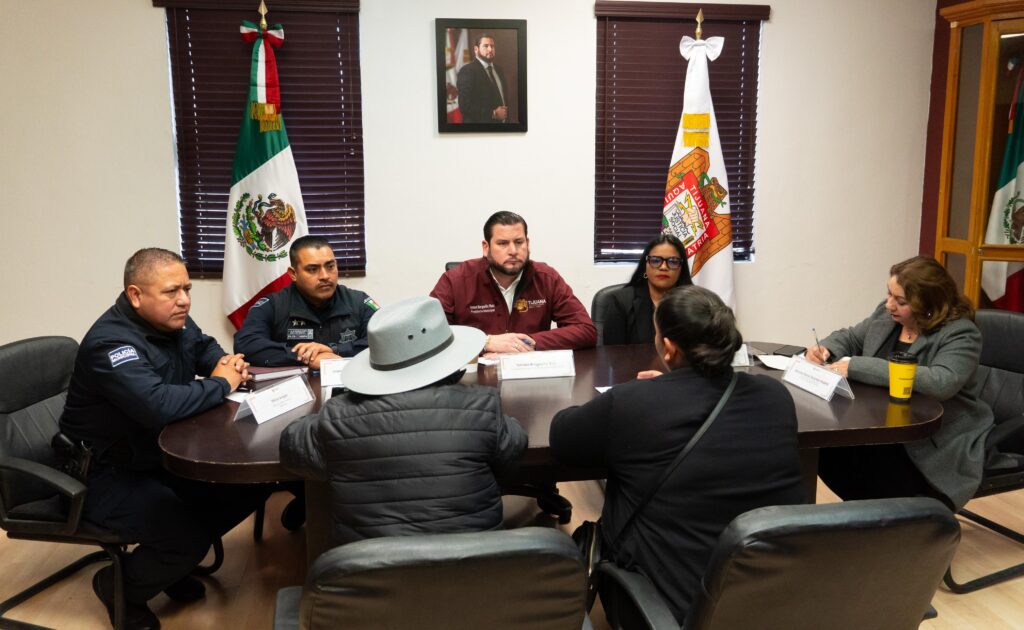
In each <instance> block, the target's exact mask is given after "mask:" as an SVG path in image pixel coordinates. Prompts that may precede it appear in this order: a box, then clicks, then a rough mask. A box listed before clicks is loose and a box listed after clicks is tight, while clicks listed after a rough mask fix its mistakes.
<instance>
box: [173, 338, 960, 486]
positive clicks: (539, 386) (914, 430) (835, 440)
mask: <svg viewBox="0 0 1024 630" xmlns="http://www.w3.org/2000/svg"><path fill="white" fill-rule="evenodd" d="M782 345H783V344H776V343H762V342H749V343H748V346H749V347H750V351H751V356H753V355H754V354H771V352H772V351H773V350H775V349H777V348H780V347H781V346H782ZM574 358H575V363H576V376H574V377H569V378H544V379H527V380H511V381H501V380H498V375H497V367H495V366H478V367H477V370H476V372H475V373H474V372H472V371H469V372H468V373H467V374H466V376H465V377H464V378H463V379H462V383H466V384H472V383H477V384H480V385H490V386H493V387H497V388H498V389H499V390H500V391H501V400H502V407H503V409H504V412H505V413H506V414H508V415H510V416H513V417H515V418H516V419H517V420H519V422H520V424H522V426H523V428H524V429H526V431H527V433H528V434H529V436H530V445H529V448H528V450H527V452H526V455H525V456H524V459H523V461H522V463H521V465H520V469H519V472H518V473H517V475H516V478H515V479H509V480H502V481H503V483H506V482H507V483H551V482H555V481H574V480H581V479H601V478H603V477H605V476H606V475H605V471H603V470H594V469H580V468H573V467H569V466H564V465H562V464H560V463H559V462H557V461H555V459H554V457H553V456H552V454H551V449H550V448H549V446H548V429H549V427H550V425H551V418H552V417H553V416H554V415H555V413H556V412H558V411H559V410H560V409H563V408H565V407H568V406H570V405H579V404H582V403H585V402H587V401H589V400H591V399H593V398H595V397H596V396H597V395H598V393H597V391H596V390H595V389H594V388H595V387H603V386H609V385H615V384H617V383H623V382H626V381H629V380H632V379H633V378H635V376H636V373H637V372H639V371H641V370H647V369H661V368H662V366H661V365H660V363H659V361H658V358H657V356H656V354H655V350H654V346H653V345H648V344H643V345H632V346H603V347H598V348H592V349H588V350H577V351H575V352H574ZM754 363H755V364H756V365H755V366H753V367H749V368H738V369H740V370H742V371H748V372H750V373H753V374H766V375H768V376H770V377H772V378H775V379H778V380H781V379H782V372H781V371H778V370H772V369H769V368H766V367H764V366H763V365H761V364H760V363H759V362H757V361H756V360H755V361H754ZM309 380H310V384H311V385H312V386H313V390H314V393H315V394H316V395H317V399H316V400H315V401H314V402H311V403H308V404H307V405H305V406H303V407H300V408H299V409H296V410H294V411H292V412H289V413H287V414H285V415H283V416H280V417H278V418H274V419H272V420H269V421H267V422H265V423H263V424H261V425H257V424H256V423H255V422H254V421H253V420H252V419H251V418H250V419H247V420H240V421H237V422H236V421H234V415H235V411H236V410H237V408H238V404H237V403H235V402H231V401H227V402H225V403H224V404H223V405H220V406H219V407H217V408H215V409H212V410H210V411H206V412H204V413H202V414H199V415H196V416H194V417H192V418H188V419H185V420H182V421H180V422H176V423H174V424H172V425H170V426H168V427H166V428H165V429H164V430H163V432H162V433H161V434H160V447H161V449H162V450H163V459H164V466H165V468H166V469H167V470H169V471H171V472H173V473H175V474H177V475H180V476H182V477H187V478H190V479H198V480H203V481H211V482H219V483H266V482H276V481H287V480H293V479H296V478H297V477H296V476H295V475H293V474H291V473H289V472H288V471H286V470H285V469H284V468H283V467H282V466H281V463H280V456H279V451H278V440H279V437H280V435H281V432H282V431H283V430H284V428H285V427H286V426H288V425H289V424H290V423H291V422H292V421H294V420H295V419H297V418H300V417H302V416H303V415H306V414H309V413H313V412H315V411H316V410H317V409H319V408H320V398H319V395H320V387H319V384H320V383H319V378H318V377H317V376H312V377H310V379H309ZM851 386H852V388H853V391H854V394H855V397H856V398H855V399H854V400H849V399H846V398H842V397H840V396H838V395H836V396H835V397H833V399H832V400H831V401H830V402H826V401H824V400H822V399H820V398H817V397H815V396H813V395H811V394H809V393H807V392H805V391H802V390H800V389H797V388H795V387H793V386H790V385H787V386H786V387H787V388H788V389H789V391H790V393H791V394H792V395H793V400H794V401H795V402H796V411H797V419H798V423H799V429H798V430H799V436H798V441H799V445H800V449H801V455H802V459H803V472H804V480H805V485H806V488H807V489H808V490H809V494H808V496H809V497H811V498H812V499H813V497H814V488H815V484H816V476H817V470H818V449H820V448H825V447H830V446H854V445H863V444H884V443H897V442H910V441H913V440H918V439H922V438H925V437H928V436H929V435H931V434H933V433H934V432H935V431H937V430H938V428H939V424H940V422H941V417H942V405H941V404H939V402H938V401H936V400H934V399H932V398H929V397H927V396H922V395H918V394H915V395H914V396H913V397H912V398H911V402H910V404H909V409H908V406H904V405H893V404H891V403H890V402H889V399H888V390H887V389H884V388H880V387H873V386H870V385H863V384H861V383H851Z"/></svg>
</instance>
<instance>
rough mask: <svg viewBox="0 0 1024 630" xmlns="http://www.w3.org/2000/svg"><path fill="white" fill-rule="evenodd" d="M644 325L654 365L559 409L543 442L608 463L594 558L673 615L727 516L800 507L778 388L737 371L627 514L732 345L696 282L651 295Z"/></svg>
mask: <svg viewBox="0 0 1024 630" xmlns="http://www.w3.org/2000/svg"><path fill="white" fill-rule="evenodd" d="M654 333H655V342H654V347H655V349H656V350H657V354H658V359H659V360H660V361H661V362H662V363H663V364H664V368H665V371H664V372H662V371H656V370H651V371H646V372H641V373H640V374H638V375H637V376H638V378H637V380H634V381H631V382H628V383H623V384H620V385H616V386H615V387H613V388H612V389H611V390H609V391H607V392H605V393H604V394H602V395H601V396H598V397H597V398H595V399H594V400H592V401H590V402H589V403H587V404H585V405H581V406H577V407H570V408H568V409H563V410H562V411H560V412H558V414H557V415H556V416H555V418H554V420H553V421H552V423H551V434H550V444H551V450H552V452H553V453H554V455H555V457H557V458H558V459H559V460H560V461H562V462H564V463H566V464H569V465H572V466H580V467H587V468H601V469H604V470H606V471H607V474H608V484H607V494H606V497H605V504H604V509H603V511H602V517H601V518H602V521H601V522H602V537H603V543H604V550H605V552H604V553H605V557H609V558H611V559H612V560H614V561H615V563H616V564H618V565H619V566H621V567H623V568H625V569H628V570H631V571H638V572H640V573H642V574H643V575H645V576H646V577H647V578H648V579H650V580H651V582H652V583H653V584H654V585H655V586H656V587H657V589H658V590H659V592H660V593H661V595H662V597H663V598H664V599H665V601H666V602H667V603H668V605H669V607H670V608H671V610H672V612H673V614H674V615H675V617H676V619H677V620H678V621H679V622H680V623H682V621H683V619H684V618H685V617H686V612H687V610H688V609H689V606H690V603H691V601H692V600H693V598H694V594H695V593H696V592H697V589H698V588H700V579H701V575H702V574H703V572H704V567H705V566H706V565H707V562H708V558H709V557H710V554H711V551H712V549H713V548H714V545H715V542H716V541H717V540H718V536H719V534H721V533H722V531H723V530H724V529H725V527H726V526H727V525H728V524H729V522H730V521H732V519H734V518H735V517H736V516H738V515H740V514H742V513H743V512H746V511H747V510H752V509H754V508H758V507H763V506H766V505H784V504H796V503H803V502H804V501H805V496H804V491H803V486H802V483H801V474H800V456H799V452H798V450H797V422H796V409H795V407H794V404H793V399H792V397H791V396H790V395H789V391H788V390H787V389H786V388H785V386H784V385H782V383H780V382H779V381H777V380H775V379H772V378H771V377H768V376H763V375H757V376H755V375H751V374H747V373H737V374H735V376H736V380H735V385H734V386H733V390H732V392H731V393H730V394H729V395H728V396H727V397H726V398H725V403H724V406H723V407H722V408H721V412H720V413H719V414H718V416H717V417H716V418H715V419H714V421H713V423H712V424H711V425H710V426H709V427H708V428H707V430H706V432H705V433H703V435H702V436H701V437H700V438H699V441H697V442H696V443H695V446H694V447H693V449H692V450H691V451H690V452H689V454H688V455H687V456H686V458H685V459H684V460H682V461H681V463H680V464H679V465H678V467H677V468H675V469H674V470H672V472H671V473H670V474H669V476H668V477H667V478H666V479H665V481H664V482H663V483H662V485H660V486H658V488H657V490H656V492H655V494H654V495H653V497H652V498H651V499H650V501H649V502H647V503H646V504H645V505H644V506H643V507H642V509H641V510H640V511H638V512H636V514H635V515H634V509H635V507H636V506H637V505H638V504H639V503H640V502H642V501H643V499H644V498H645V497H646V496H647V492H648V491H649V489H650V488H651V487H652V486H656V484H657V482H658V480H659V479H660V478H661V476H662V474H663V473H664V472H665V471H666V470H667V469H668V467H669V465H670V464H671V463H672V462H673V460H675V458H676V455H677V454H678V453H679V452H680V451H681V449H683V448H684V446H685V445H686V444H687V443H688V442H689V441H690V439H691V438H692V437H693V436H694V435H695V434H696V433H697V432H698V430H699V429H700V428H701V426H702V425H703V424H704V422H705V420H706V419H707V418H708V416H709V415H710V414H711V412H712V410H713V409H714V408H715V407H716V405H717V404H718V403H719V401H720V400H721V399H722V398H723V394H725V393H726V390H727V389H728V388H729V386H730V383H731V381H732V380H733V376H734V374H733V369H732V367H731V362H732V357H733V354H734V353H735V352H736V350H737V349H739V347H740V345H741V344H742V343H743V338H742V336H741V335H740V333H739V331H738V330H737V329H736V320H735V317H734V315H733V312H732V310H731V309H729V307H728V306H726V305H725V304H724V303H723V302H722V300H721V299H720V298H719V297H718V296H717V295H716V294H715V293H713V292H711V291H709V290H707V289H704V288H701V287H698V286H695V285H686V286H680V287H676V288H673V289H670V290H669V291H668V292H667V293H666V294H665V296H664V297H663V298H662V299H661V300H660V301H659V302H658V305H657V307H656V309H655V311H654ZM631 518H632V520H631V521H630V519H631ZM627 521H629V527H628V529H625V530H624V527H625V525H626V523H627ZM620 530H624V531H622V535H621V536H619V532H620ZM604 605H605V610H606V611H607V612H609V614H610V615H614V614H616V613H615V612H613V611H609V606H610V605H611V606H612V607H613V606H614V605H613V603H610V602H604ZM619 621H620V622H624V623H625V627H630V626H629V623H628V621H626V620H622V619H620V620H619Z"/></svg>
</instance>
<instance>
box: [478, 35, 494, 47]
mask: <svg viewBox="0 0 1024 630" xmlns="http://www.w3.org/2000/svg"><path fill="white" fill-rule="evenodd" d="M485 37H486V38H487V39H490V40H494V35H491V34H490V33H480V34H479V35H477V36H476V39H475V40H473V47H474V48H476V47H478V46H480V42H481V41H483V39H484V38H485Z"/></svg>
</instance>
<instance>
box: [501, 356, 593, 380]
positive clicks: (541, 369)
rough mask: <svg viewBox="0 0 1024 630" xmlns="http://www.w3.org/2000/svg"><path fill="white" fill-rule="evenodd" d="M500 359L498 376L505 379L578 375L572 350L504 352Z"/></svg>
mask: <svg viewBox="0 0 1024 630" xmlns="http://www.w3.org/2000/svg"><path fill="white" fill-rule="evenodd" d="M498 361H499V363H498V378H500V379H503V380H512V379H517V378H553V377H558V376H576V364H575V363H574V362H573V360H572V350H545V351H541V352H517V353H515V354H502V355H499V356H498Z"/></svg>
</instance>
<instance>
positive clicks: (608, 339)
mask: <svg viewBox="0 0 1024 630" xmlns="http://www.w3.org/2000/svg"><path fill="white" fill-rule="evenodd" d="M603 330H604V334H603V337H602V339H603V342H604V345H606V346H617V345H622V344H632V343H654V303H653V302H651V292H650V290H649V289H648V288H647V283H646V282H645V283H644V284H641V285H639V286H635V287H634V286H630V285H628V284H627V285H626V286H624V287H621V288H619V289H616V290H615V291H612V293H611V294H610V295H609V296H608V310H607V311H605V314H604V329H603Z"/></svg>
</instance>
